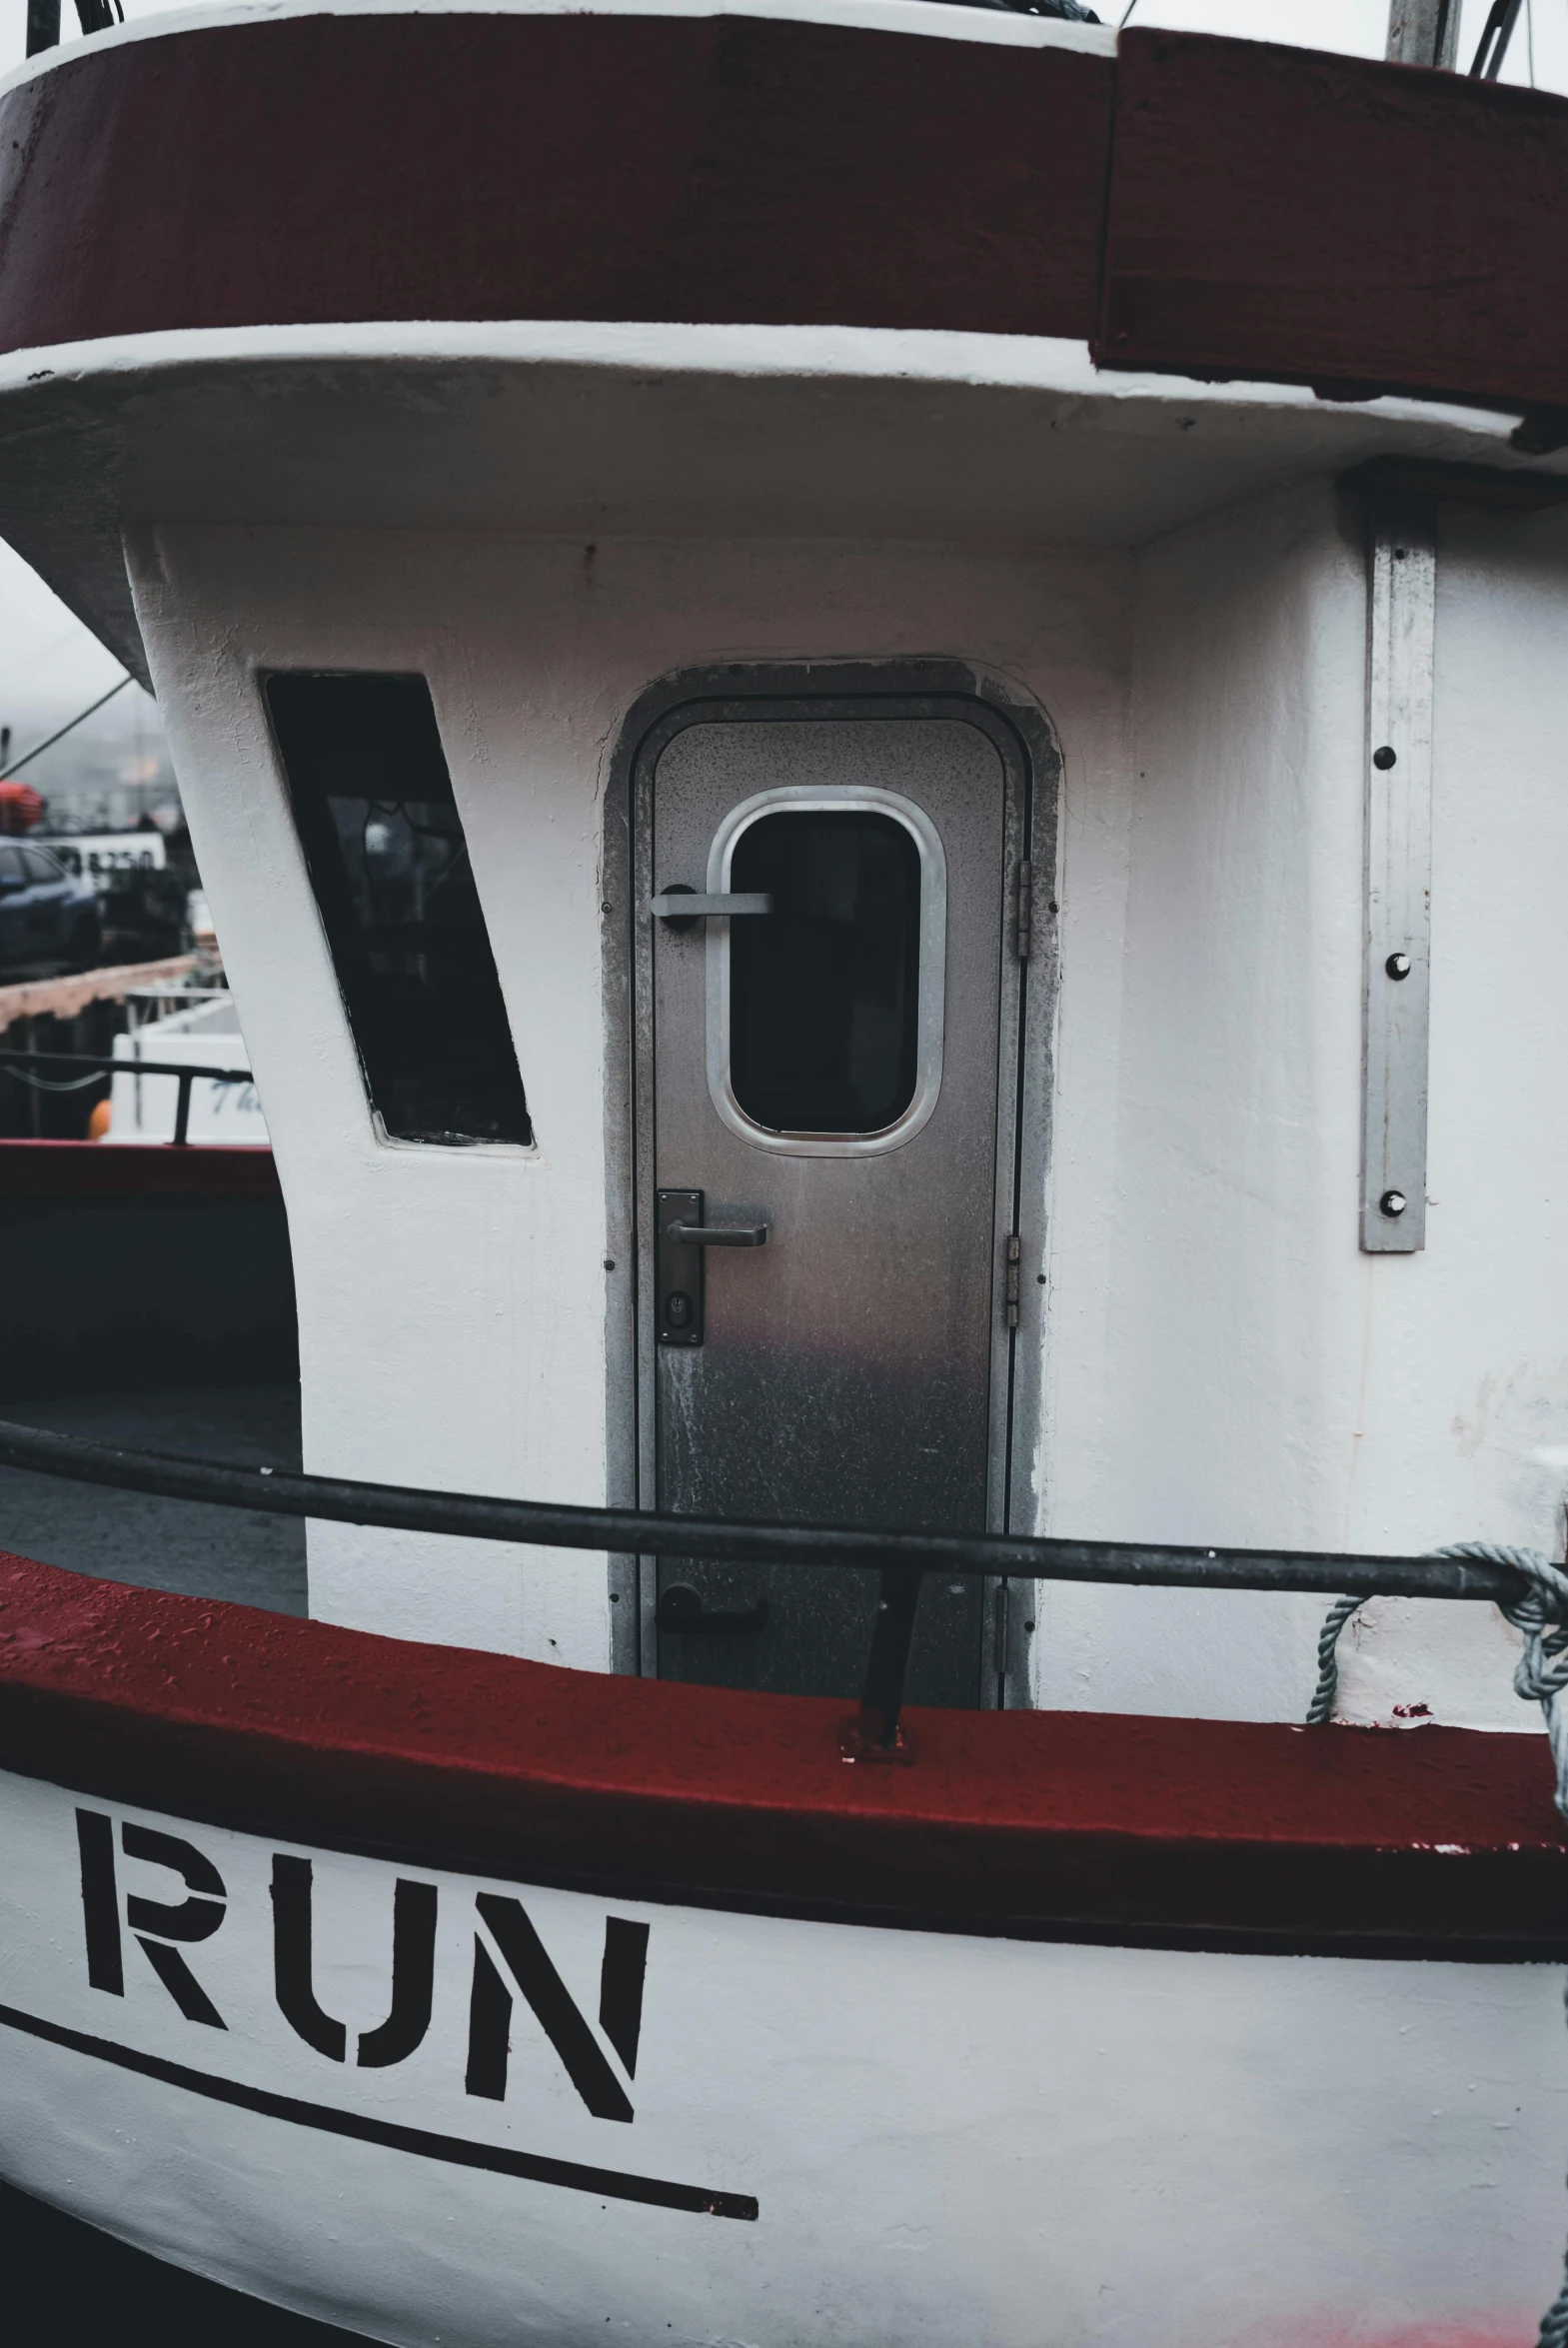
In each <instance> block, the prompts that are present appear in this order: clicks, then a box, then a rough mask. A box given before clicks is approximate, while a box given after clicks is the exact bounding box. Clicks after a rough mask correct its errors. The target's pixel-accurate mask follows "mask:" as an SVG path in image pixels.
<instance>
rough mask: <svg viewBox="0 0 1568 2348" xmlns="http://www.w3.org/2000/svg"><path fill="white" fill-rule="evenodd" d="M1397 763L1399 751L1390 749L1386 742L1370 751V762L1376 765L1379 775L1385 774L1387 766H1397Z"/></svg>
mask: <svg viewBox="0 0 1568 2348" xmlns="http://www.w3.org/2000/svg"><path fill="white" fill-rule="evenodd" d="M1398 763H1399V753H1398V752H1397V751H1395V750H1390V749H1389V747H1388V744H1387V743H1386V742H1385V743H1384V744H1383V747H1382V749H1381V750H1374V751H1373V753H1372V764H1373V766H1374V767H1376V769H1377V771H1378V773H1379V774H1380V775H1386V774H1387V772H1388V770H1389V768H1390V767H1393V766H1397V765H1398Z"/></svg>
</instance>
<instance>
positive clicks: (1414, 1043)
mask: <svg viewBox="0 0 1568 2348" xmlns="http://www.w3.org/2000/svg"><path fill="white" fill-rule="evenodd" d="M1367 546H1368V566H1369V572H1370V578H1369V593H1368V598H1367V610H1368V625H1367V739H1366V970H1365V978H1364V988H1365V994H1364V1022H1363V1038H1364V1047H1365V1050H1364V1090H1363V1095H1362V1128H1361V1245H1362V1247H1363V1248H1364V1249H1365V1250H1366V1251H1367V1253H1368V1254H1372V1255H1412V1254H1414V1253H1416V1252H1417V1250H1418V1249H1420V1248H1422V1247H1424V1246H1425V1244H1426V1094H1427V1024H1428V998H1429V984H1430V970H1429V947H1430V935H1431V896H1432V663H1433V653H1434V648H1435V634H1436V585H1437V509H1436V505H1435V502H1434V501H1433V500H1432V499H1430V498H1415V497H1398V496H1393V495H1383V494H1378V493H1375V492H1374V494H1373V496H1372V497H1371V499H1370V501H1369V512H1368V533H1367Z"/></svg>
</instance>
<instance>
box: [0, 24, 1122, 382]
mask: <svg viewBox="0 0 1568 2348" xmlns="http://www.w3.org/2000/svg"><path fill="white" fill-rule="evenodd" d="M1111 82H1112V72H1111V66H1110V64H1109V61H1108V60H1107V59H1104V58H1097V57H1085V56H1079V55H1075V54H1073V53H1070V52H1062V51H1055V50H1030V49H1013V48H999V47H996V46H993V45H984V46H981V45H975V46H973V47H967V46H965V45H964V44H962V43H959V42H953V41H923V40H910V39H904V38H901V37H894V38H889V37H888V36H886V35H885V34H880V33H870V32H862V31H857V30H853V29H849V28H833V27H826V26H821V25H805V24H789V23H771V22H768V21H766V20H759V19H746V18H737V17H723V16H718V17H709V18H703V19H700V20H691V19H687V20H680V19H661V18H657V17H592V16H571V15H563V16H507V15H477V14H476V15H472V16H464V15H450V14H446V13H442V14H440V15H436V16H417V15H410V16H370V17H352V16H312V17H303V18H293V19H286V20H284V21H282V22H280V23H273V24H265V23H264V24H258V25H239V26H232V25H231V26H222V27H212V28H210V29H207V30H203V31H195V32H188V33H187V32H182V33H177V34H171V35H169V36H167V37H162V38H159V39H156V40H150V41H139V42H130V43H128V44H126V45H125V46H123V47H117V48H114V49H111V50H105V51H102V52H99V53H97V54H94V53H93V52H92V51H91V50H89V51H87V52H85V53H83V54H79V55H75V56H72V57H71V58H69V59H67V60H63V61H62V63H61V64H60V66H59V67H58V68H57V69H56V70H55V71H53V72H51V73H48V74H46V75H44V76H42V77H41V78H39V79H36V80H33V81H30V82H27V83H25V84H23V85H22V86H21V87H20V88H18V89H16V90H14V91H12V92H11V93H10V94H9V95H8V96H7V97H6V98H5V99H4V100H3V101H0V157H3V158H4V159H5V166H6V168H4V169H3V170H0V349H5V350H16V349H20V348H27V347H31V346H34V345H38V344H47V343H55V342H69V341H72V340H75V339H78V338H82V337H89V338H91V337H97V336H104V335H126V334H145V333H149V332H156V331H158V330H160V329H167V328H177V327H214V326H229V327H237V326H250V325H255V324H260V323H266V324H274V325H276V324H283V323H326V324H336V323H339V322H341V321H344V320H350V319H354V320H369V319H388V320H390V319H435V318H443V319H512V318H573V319H588V318H597V319H612V318H616V319H661V320H669V319H686V320H704V321H711V322H712V321H736V320H740V321H747V322H757V321H776V322H778V321H782V322H786V323H791V324H810V323H812V322H821V323H827V324H834V325H839V324H843V323H845V322H846V321H854V322H857V323H860V324H864V325H873V326H926V327H980V328H987V329H991V330H993V331H996V332H999V333H1028V334H1053V335H1076V336H1078V337H1080V338H1081V337H1084V336H1086V335H1087V334H1088V332H1089V330H1090V327H1091V325H1092V322H1093V315H1094V302H1095V287H1096V282H1097V271H1098V233H1099V231H1098V222H1099V214H1098V208H1097V202H1090V203H1087V204H1086V203H1085V202H1084V191H1085V190H1095V189H1097V188H1098V186H1099V183H1100V181H1101V179H1102V178H1103V174H1104V163H1105V151H1106V146H1107V142H1108V139H1109V131H1110V105H1111ZM87 157H90V158H91V169H84V167H83V166H84V158H87Z"/></svg>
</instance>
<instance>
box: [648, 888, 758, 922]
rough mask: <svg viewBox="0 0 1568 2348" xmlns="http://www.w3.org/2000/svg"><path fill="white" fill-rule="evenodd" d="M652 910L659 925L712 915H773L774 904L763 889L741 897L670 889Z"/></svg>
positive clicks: (652, 904) (651, 904)
mask: <svg viewBox="0 0 1568 2348" xmlns="http://www.w3.org/2000/svg"><path fill="white" fill-rule="evenodd" d="M648 910H649V912H650V913H651V914H652V915H653V917H654V919H655V921H656V922H695V921H698V920H701V919H704V918H706V917H707V916H709V915H712V914H722V915H728V916H730V917H731V918H732V919H733V918H734V917H735V915H737V914H771V913H772V912H773V910H774V901H773V899H772V897H770V896H769V894H768V892H767V891H766V890H763V889H756V890H751V891H747V890H742V892H741V893H740V895H739V896H707V895H704V893H703V892H702V891H700V890H697V889H667V890H666V891H665V892H664V894H663V896H660V897H651V898H650V899H649V901H648Z"/></svg>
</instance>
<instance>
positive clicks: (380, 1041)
mask: <svg viewBox="0 0 1568 2348" xmlns="http://www.w3.org/2000/svg"><path fill="white" fill-rule="evenodd" d="M266 695H267V706H268V709H269V711H270V713H271V716H272V723H273V731H274V733H275V734H276V736H277V740H278V748H279V750H280V751H281V753H282V757H283V766H284V772H285V775H286V776H287V779H288V785H289V795H290V797H291V799H292V800H293V803H294V815H295V821H296V823H297V824H298V826H299V832H300V840H301V843H302V845H303V847H304V850H305V861H306V864H307V866H308V868H309V871H310V878H311V886H312V888H313V889H314V891H315V893H316V902H317V904H318V906H319V907H320V909H321V917H322V922H323V925H324V927H325V929H326V932H327V942H328V945H329V946H330V948H331V950H332V959H333V963H334V965H335V967H336V970H337V974H338V985H339V987H340V988H341V989H342V992H343V1000H344V1004H345V1007H346V1009H347V1011H348V1015H349V1025H350V1027H351V1028H352V1030H353V1033H354V1041H355V1045H356V1046H357V1048H358V1051H359V1056H360V1061H361V1065H362V1066H363V1068H364V1071H365V1083H366V1088H367V1091H368V1092H369V1094H370V1100H371V1106H372V1108H373V1109H374V1110H375V1111H376V1112H377V1113H378V1115H379V1116H380V1118H381V1121H382V1124H383V1126H384V1128H385V1130H386V1132H387V1134H388V1135H389V1137H391V1138H392V1139H393V1140H395V1141H403V1142H446V1143H473V1142H531V1141H532V1140H533V1138H534V1136H533V1128H532V1126H531V1124H530V1122H529V1114H528V1104H527V1101H526V1100H525V1098H524V1094H523V1080H522V1077H521V1076H520V1074H519V1072H518V1063H517V1054H516V1052H515V1051H514V1049H513V1043H512V1031H511V1028H510V1026H509V1025H508V1021H507V1013H506V1006H505V1004H504V1003H503V1002H502V997H501V984H500V981H499V979H498V978H497V976H496V960H495V956H494V954H493V953H492V952H491V945H490V933H489V931H488V930H487V929H486V927H485V916H484V913H483V911H482V910H481V907H480V902H479V892H478V890H477V889H476V888H475V885H474V871H473V867H472V865H471V863H470V861H469V851H468V842H467V840H466V838H465V837H464V831H463V819H462V817H461V816H460V815H459V813H458V806H457V800H456V798H455V797H454V794H453V789H452V778H451V776H450V774H449V773H448V771H447V761H446V757H445V754H444V753H443V750H442V747H441V736H440V734H439V733H438V731H437V728H436V713H435V709H434V708H433V706H432V703H431V698H430V688H429V686H428V685H427V684H426V682H425V680H424V678H423V677H375V676H360V675H355V676H332V675H318V674H311V673H308V672H291V673H287V674H283V675H274V676H271V677H269V678H268V679H267V680H266Z"/></svg>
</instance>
